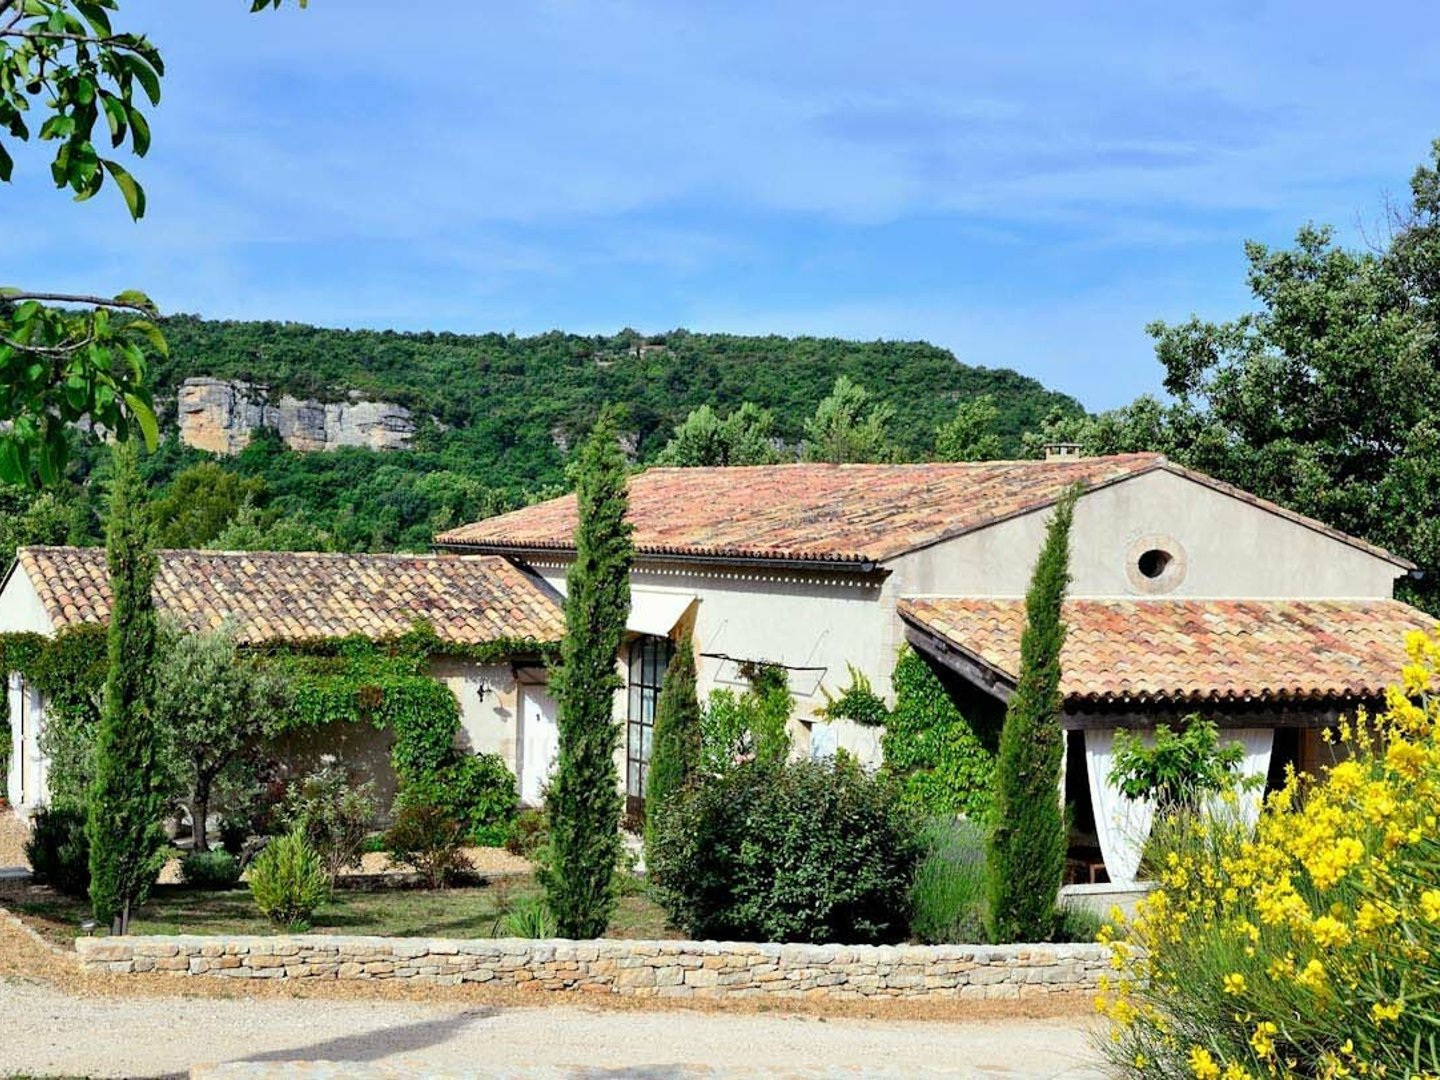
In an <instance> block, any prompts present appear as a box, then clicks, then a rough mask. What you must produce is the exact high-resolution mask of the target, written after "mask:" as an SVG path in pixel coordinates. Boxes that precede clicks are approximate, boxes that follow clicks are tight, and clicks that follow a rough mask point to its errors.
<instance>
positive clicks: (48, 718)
mask: <svg viewBox="0 0 1440 1080" xmlns="http://www.w3.org/2000/svg"><path fill="white" fill-rule="evenodd" d="M105 637H106V629H105V627H104V626H74V627H70V628H67V629H65V630H62V631H60V633H58V634H56V635H55V636H54V637H46V636H45V635H43V634H33V633H24V632H20V633H8V634H0V673H3V674H4V675H5V676H6V681H7V683H8V676H9V675H10V674H12V673H15V674H18V675H20V676H21V678H23V679H24V680H25V682H26V683H27V685H29V686H31V687H33V688H35V689H36V690H38V691H39V692H40V693H41V694H43V695H44V696H45V731H44V734H43V735H42V737H41V748H42V749H43V750H44V752H45V754H46V756H47V757H49V759H50V774H49V775H50V795H51V800H52V802H53V803H54V804H55V805H57V806H82V805H84V799H85V793H86V791H87V790H88V788H89V785H90V780H91V778H92V775H93V772H92V767H91V760H90V758H91V755H90V751H91V748H92V747H93V745H94V740H95V725H96V724H97V723H98V722H99V720H100V704H101V698H102V696H103V694H104V690H105V672H106V668H107V664H108V661H107V657H106V641H105ZM0 710H3V712H0V716H3V719H4V726H5V727H6V728H7V729H9V727H10V723H11V718H10V715H9V711H10V695H9V693H8V692H7V693H5V694H3V695H0ZM6 761H7V763H8V757H7V759H6Z"/></svg>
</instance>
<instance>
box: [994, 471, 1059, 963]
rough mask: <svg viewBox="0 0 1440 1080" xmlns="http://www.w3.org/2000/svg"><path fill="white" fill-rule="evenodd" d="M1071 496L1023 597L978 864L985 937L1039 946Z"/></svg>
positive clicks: (1047, 911)
mask: <svg viewBox="0 0 1440 1080" xmlns="http://www.w3.org/2000/svg"><path fill="white" fill-rule="evenodd" d="M1076 498H1077V493H1076V492H1075V491H1071V492H1068V493H1067V494H1066V495H1065V496H1064V497H1063V498H1061V500H1060V501H1059V502H1058V503H1057V504H1056V506H1055V510H1054V513H1053V514H1052V515H1051V518H1050V525H1049V528H1048V529H1047V530H1046V534H1045V545H1044V547H1042V548H1041V549H1040V556H1039V558H1038V559H1037V560H1036V562H1035V570H1034V573H1033V574H1032V576H1031V579H1030V591H1029V592H1028V593H1027V594H1026V597H1025V630H1024V632H1023V634H1022V635H1021V637H1020V674H1019V677H1018V679H1017V681H1016V685H1015V693H1014V694H1013V695H1012V696H1011V698H1010V703H1009V705H1008V707H1007V708H1006V710H1005V726H1004V727H1003V728H1002V729H1001V732H1000V755H999V761H998V762H997V765H996V770H995V811H994V816H993V818H992V826H991V831H990V839H989V843H988V844H987V846H986V852H985V855H986V865H987V870H988V875H989V879H990V880H989V891H990V906H989V911H988V915H987V921H988V929H989V931H990V935H991V938H992V940H994V941H997V942H1008V941H1045V940H1047V939H1049V937H1050V936H1051V934H1052V933H1053V932H1054V930H1055V900H1056V896H1057V895H1058V893H1059V891H1060V883H1061V881H1062V880H1063V879H1064V875H1065V815H1064V811H1063V808H1062V806H1061V804H1060V766H1061V764H1062V762H1063V758H1064V745H1065V739H1064V734H1063V732H1062V730H1061V727H1060V713H1061V707H1062V702H1061V697H1060V650H1061V648H1062V647H1063V646H1064V644H1065V623H1064V621H1063V620H1062V618H1061V605H1062V603H1063V602H1064V600H1065V590H1066V588H1067V587H1068V585H1069V583H1070V569H1069V566H1070V525H1071V522H1072V521H1073V519H1074V513H1075V500H1076Z"/></svg>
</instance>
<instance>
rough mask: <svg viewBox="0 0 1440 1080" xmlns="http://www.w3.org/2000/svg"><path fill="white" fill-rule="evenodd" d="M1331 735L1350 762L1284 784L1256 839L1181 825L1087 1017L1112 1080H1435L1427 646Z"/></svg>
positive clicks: (1415, 645) (1437, 917) (1439, 645)
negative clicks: (1372, 713)
mask: <svg viewBox="0 0 1440 1080" xmlns="http://www.w3.org/2000/svg"><path fill="white" fill-rule="evenodd" d="M1408 647H1409V651H1410V656H1411V663H1410V665H1408V666H1407V667H1406V669H1405V671H1404V674H1403V685H1401V686H1398V687H1395V688H1392V690H1391V691H1390V692H1389V693H1388V694H1387V696H1386V701H1387V709H1386V711H1385V713H1384V714H1383V715H1381V716H1379V717H1376V718H1370V717H1367V716H1366V715H1365V714H1363V713H1361V714H1360V715H1359V716H1357V717H1356V719H1355V720H1353V721H1343V722H1342V723H1341V725H1340V735H1341V738H1342V739H1343V740H1344V741H1345V742H1347V743H1348V744H1349V749H1350V751H1351V756H1350V757H1349V758H1348V759H1346V760H1342V761H1341V762H1340V763H1339V764H1336V765H1334V766H1332V767H1330V768H1329V769H1328V770H1327V771H1326V772H1325V773H1324V774H1322V776H1321V777H1320V778H1318V779H1312V778H1309V777H1295V778H1293V779H1291V780H1290V781H1289V782H1288V783H1287V784H1286V786H1285V788H1284V789H1283V790H1281V791H1279V792H1277V793H1274V794H1272V795H1271V796H1270V798H1269V799H1268V800H1267V804H1266V806H1265V809H1264V811H1263V812H1262V814H1261V816H1260V820H1259V823H1258V825H1257V826H1256V827H1255V828H1254V829H1253V830H1251V829H1247V828H1246V827H1245V826H1244V825H1243V824H1240V823H1237V822H1236V821H1235V820H1234V818H1233V817H1232V816H1229V815H1218V816H1217V819H1216V820H1214V821H1206V820H1196V819H1195V818H1193V817H1181V818H1177V819H1175V820H1174V821H1173V822H1169V823H1164V827H1163V828H1161V829H1160V831H1159V835H1158V836H1157V837H1156V842H1157V850H1158V851H1159V852H1160V854H1161V856H1162V861H1163V864H1164V865H1165V871H1164V873H1163V874H1162V876H1161V879H1160V887H1159V888H1158V889H1157V891H1156V892H1154V893H1152V894H1151V895H1150V896H1149V897H1147V898H1146V899H1145V900H1144V901H1142V903H1141V905H1140V909H1139V912H1138V913H1137V915H1136V917H1135V919H1134V921H1133V922H1132V923H1130V924H1129V925H1128V927H1127V926H1125V925H1124V924H1121V925H1120V926H1119V927H1118V928H1117V929H1115V930H1111V929H1110V928H1107V929H1106V931H1105V932H1104V936H1109V934H1111V933H1112V932H1113V933H1116V934H1117V935H1123V936H1124V940H1119V941H1116V942H1115V944H1114V949H1115V951H1116V953H1117V955H1118V958H1119V964H1120V968H1121V970H1120V972H1119V978H1118V979H1117V980H1116V982H1115V983H1114V984H1113V985H1112V986H1111V987H1110V993H1109V994H1108V995H1107V996H1106V997H1105V998H1103V999H1102V1001H1101V1005H1102V1006H1103V1007H1104V1008H1105V1010H1106V1011H1107V1012H1108V1013H1109V1015H1110V1016H1111V1018H1112V1020H1113V1022H1114V1028H1113V1031H1112V1037H1113V1040H1114V1041H1113V1043H1112V1042H1110V1041H1109V1040H1106V1042H1105V1047H1106V1053H1107V1055H1108V1056H1109V1057H1110V1059H1111V1061H1112V1063H1113V1064H1114V1067H1115V1071H1116V1072H1117V1074H1119V1075H1126V1076H1132V1077H1151V1076H1154V1077H1160V1076H1179V1075H1182V1074H1184V1075H1191V1076H1210V1077H1214V1076H1217V1075H1226V1076H1238V1075H1240V1074H1241V1073H1242V1072H1243V1073H1245V1074H1247V1075H1251V1076H1266V1075H1281V1076H1289V1075H1303V1076H1316V1077H1342V1076H1352V1075H1360V1076H1364V1075H1369V1076H1382V1075H1385V1076H1418V1075H1421V1074H1434V1073H1436V1071H1437V1070H1440V1051H1437V1049H1436V1044H1435V1042H1434V1041H1433V1040H1434V1032H1435V1025H1436V1012H1435V1002H1436V999H1437V997H1440V960H1437V957H1440V883H1437V877H1436V871H1435V868H1436V866H1437V865H1440V833H1437V830H1436V827H1435V822H1436V818H1437V816H1440V731H1437V725H1440V699H1437V696H1436V694H1435V687H1436V672H1437V661H1440V637H1433V638H1432V637H1427V636H1426V635H1424V634H1418V633H1417V634H1414V635H1412V636H1411V638H1410V640H1409V641H1408Z"/></svg>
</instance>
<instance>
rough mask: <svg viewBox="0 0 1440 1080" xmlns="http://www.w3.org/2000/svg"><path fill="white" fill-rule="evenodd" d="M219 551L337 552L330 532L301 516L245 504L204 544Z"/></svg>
mask: <svg viewBox="0 0 1440 1080" xmlns="http://www.w3.org/2000/svg"><path fill="white" fill-rule="evenodd" d="M204 546H205V547H207V548H212V549H213V550H215V551H333V550H335V549H334V540H333V538H332V537H331V536H330V534H329V533H327V532H325V531H324V530H323V529H321V528H319V527H317V526H316V525H314V524H312V523H311V522H310V521H309V520H308V519H307V518H305V517H303V516H301V515H291V516H283V517H276V516H275V514H274V512H273V511H262V510H257V509H256V508H255V507H253V506H242V507H241V508H240V510H239V511H238V512H237V513H236V514H235V517H234V519H233V520H232V521H231V522H230V523H229V524H228V525H226V526H225V528H223V529H221V530H220V532H219V533H217V534H216V535H215V537H214V539H212V540H210V541H209V542H208V543H207V544H205V545H204Z"/></svg>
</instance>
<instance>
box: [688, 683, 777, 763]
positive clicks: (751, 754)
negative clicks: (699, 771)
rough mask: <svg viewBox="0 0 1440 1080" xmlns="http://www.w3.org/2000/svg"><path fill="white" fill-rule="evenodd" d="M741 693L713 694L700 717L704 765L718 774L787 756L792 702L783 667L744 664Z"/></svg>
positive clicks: (728, 691) (717, 692)
mask: <svg viewBox="0 0 1440 1080" xmlns="http://www.w3.org/2000/svg"><path fill="white" fill-rule="evenodd" d="M740 673H741V675H743V676H744V677H745V678H746V679H747V680H748V681H749V683H750V686H749V687H748V688H747V689H746V691H745V692H744V693H743V694H736V693H734V692H733V691H730V690H712V691H711V692H710V697H709V700H707V701H706V702H705V708H704V710H703V711H702V712H701V714H700V737H701V750H702V759H703V767H704V770H705V771H706V772H707V773H722V772H725V771H726V770H727V769H729V768H731V767H732V766H733V765H736V764H737V763H739V762H742V761H748V760H751V759H752V758H753V759H757V760H759V761H762V762H781V761H784V760H785V759H786V758H787V757H789V756H790V730H789V724H790V713H791V710H792V708H793V701H792V699H791V697H790V686H789V682H788V680H787V677H786V675H785V669H784V668H779V667H773V666H771V665H768V664H746V665H742V667H741V669H740Z"/></svg>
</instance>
